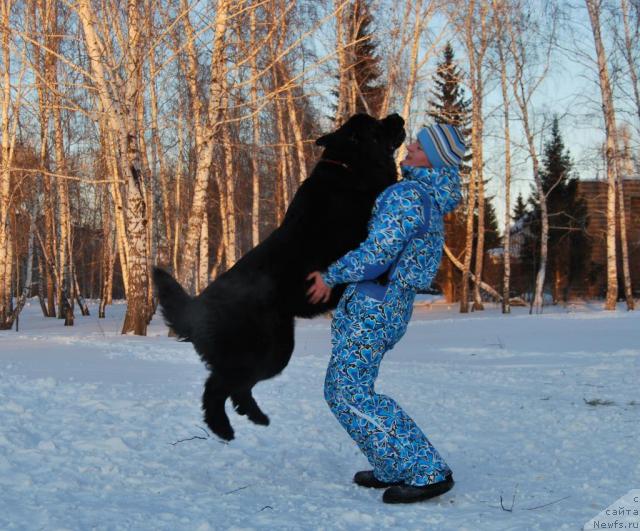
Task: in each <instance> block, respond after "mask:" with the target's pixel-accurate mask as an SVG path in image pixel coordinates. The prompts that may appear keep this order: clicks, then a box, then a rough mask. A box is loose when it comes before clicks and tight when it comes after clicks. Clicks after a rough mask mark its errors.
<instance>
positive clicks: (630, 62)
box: [620, 0, 640, 120]
mask: <svg viewBox="0 0 640 531" xmlns="http://www.w3.org/2000/svg"><path fill="white" fill-rule="evenodd" d="M620 7H621V9H622V23H623V26H624V50H623V51H624V57H625V60H626V62H627V67H628V68H629V76H630V77H631V86H632V88H633V99H634V101H635V104H636V115H637V116H638V119H639V120H640V89H639V87H638V69H637V68H636V61H635V57H634V53H635V48H634V46H635V43H636V40H637V32H636V35H634V36H632V35H631V29H630V27H629V2H628V0H620Z"/></svg>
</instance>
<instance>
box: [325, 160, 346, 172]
mask: <svg viewBox="0 0 640 531" xmlns="http://www.w3.org/2000/svg"><path fill="white" fill-rule="evenodd" d="M319 162H329V163H331V164H337V165H338V166H342V167H343V168H344V169H346V170H351V168H349V165H348V164H346V163H344V162H340V161H339V160H332V159H320V161H319Z"/></svg>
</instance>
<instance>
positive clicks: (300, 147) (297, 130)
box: [283, 76, 307, 184]
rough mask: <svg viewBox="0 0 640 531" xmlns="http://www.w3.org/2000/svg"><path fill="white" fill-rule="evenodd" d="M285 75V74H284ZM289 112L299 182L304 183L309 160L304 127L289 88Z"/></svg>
mask: <svg viewBox="0 0 640 531" xmlns="http://www.w3.org/2000/svg"><path fill="white" fill-rule="evenodd" d="M283 77H284V76H283ZM287 113H288V116H289V123H290V124H291V129H292V130H293V138H294V140H295V144H296V155H297V158H298V184H300V183H302V181H304V180H305V179H306V178H307V162H306V160H305V156H304V141H303V138H302V128H301V126H300V120H299V119H298V113H297V112H296V107H295V104H294V102H293V94H292V91H291V90H287Z"/></svg>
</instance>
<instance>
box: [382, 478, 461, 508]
mask: <svg viewBox="0 0 640 531" xmlns="http://www.w3.org/2000/svg"><path fill="white" fill-rule="evenodd" d="M453 485H454V481H453V476H452V475H451V474H447V475H446V476H445V478H444V480H443V481H438V482H437V483H431V484H430V485H424V486H423V487H415V486H413V485H396V486H394V487H389V488H388V489H387V490H385V491H384V494H383V495H382V501H383V502H384V503H414V502H419V501H424V500H428V499H429V498H435V497H436V496H440V495H441V494H444V493H445V492H447V491H449V490H451V489H452V488H453Z"/></svg>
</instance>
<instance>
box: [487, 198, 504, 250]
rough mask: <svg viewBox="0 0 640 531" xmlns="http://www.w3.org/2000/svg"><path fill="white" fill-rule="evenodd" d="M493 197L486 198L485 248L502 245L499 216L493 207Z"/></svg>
mask: <svg viewBox="0 0 640 531" xmlns="http://www.w3.org/2000/svg"><path fill="white" fill-rule="evenodd" d="M492 200H493V198H492V197H485V200H484V245H485V249H495V248H497V247H501V246H502V239H501V238H500V229H499V228H498V216H496V209H495V208H494V207H493V201H492Z"/></svg>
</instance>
